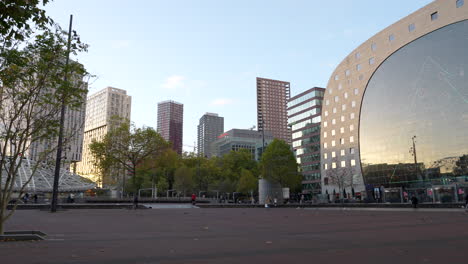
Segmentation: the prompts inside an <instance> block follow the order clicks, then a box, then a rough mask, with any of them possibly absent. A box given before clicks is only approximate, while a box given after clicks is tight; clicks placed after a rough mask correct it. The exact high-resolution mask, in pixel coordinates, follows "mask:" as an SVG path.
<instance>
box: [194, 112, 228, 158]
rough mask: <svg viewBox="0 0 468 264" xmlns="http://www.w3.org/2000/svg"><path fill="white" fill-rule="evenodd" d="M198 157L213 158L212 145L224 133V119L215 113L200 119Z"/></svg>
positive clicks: (207, 114)
mask: <svg viewBox="0 0 468 264" xmlns="http://www.w3.org/2000/svg"><path fill="white" fill-rule="evenodd" d="M197 128H198V135H197V140H198V142H197V146H198V155H202V156H205V157H208V158H209V157H211V149H210V145H211V143H212V142H213V141H215V140H216V139H217V138H218V136H219V135H221V134H222V133H223V131H224V117H221V116H218V114H215V113H206V114H204V115H203V116H202V117H201V118H200V122H199V124H198V126H197Z"/></svg>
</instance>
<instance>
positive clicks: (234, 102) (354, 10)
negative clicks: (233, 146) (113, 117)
mask: <svg viewBox="0 0 468 264" xmlns="http://www.w3.org/2000/svg"><path fill="white" fill-rule="evenodd" d="M430 2H431V1H430V0H411V1H408V0H392V1H383V0H353V1H350V0H333V1H323V0H288V1H285V0H284V1H275V0H236V1H228V0H224V1H223V0H190V1H189V0H186V1H182V0H166V1H159V0H154V1H153V0H138V1H135V0H134V1H131V0H79V1H74V0H54V1H53V2H52V3H50V4H48V5H47V6H46V10H47V12H48V14H49V15H50V16H51V17H52V18H53V19H54V20H55V21H56V22H58V23H59V24H60V25H61V26H62V27H63V28H68V20H69V15H70V14H73V15H74V21H73V28H74V29H75V30H76V31H77V32H78V34H79V35H80V36H81V40H82V41H84V42H86V43H88V44H89V45H90V48H89V51H88V53H86V54H81V55H79V57H78V58H75V59H78V60H79V61H80V62H82V63H83V64H84V65H85V66H86V67H87V69H88V71H89V72H91V73H92V74H94V75H96V76H97V78H96V79H95V80H94V81H93V83H91V85H90V94H92V93H94V92H96V91H98V90H101V89H103V88H105V87H107V86H113V87H117V88H121V89H125V90H127V92H128V94H129V95H131V96H132V117H131V119H132V121H133V122H135V123H136V125H137V126H143V125H145V126H151V127H156V119H157V110H156V108H157V103H158V102H160V101H163V100H168V99H171V100H175V101H178V102H181V103H183V104H184V144H186V145H194V142H195V141H196V134H197V124H198V120H199V118H200V117H201V116H202V115H203V114H204V113H205V112H214V113H218V114H219V115H220V116H223V117H224V124H225V130H229V129H231V128H249V127H251V126H253V125H256V91H255V88H256V87H255V77H257V76H258V77H265V78H272V79H279V80H283V81H289V82H291V93H292V96H294V95H296V94H298V93H300V92H302V91H304V90H306V89H308V88H311V87H313V86H320V87H325V86H326V84H327V82H328V79H329V78H330V75H331V73H332V71H333V70H334V68H335V67H336V66H337V65H338V64H339V63H340V62H341V61H342V60H343V59H344V58H345V56H347V55H348V54H349V53H350V52H351V51H352V50H353V49H355V48H356V47H357V46H358V45H359V44H361V43H362V42H364V41H365V40H367V39H368V38H370V37H371V36H373V35H374V34H376V33H377V32H379V31H380V30H382V29H384V28H385V27H387V26H389V25H391V24H392V23H394V22H396V21H397V20H399V19H401V18H403V17H405V16H406V15H409V14H410V13H412V12H414V11H416V10H417V9H419V8H421V7H423V6H424V5H426V4H428V3H430ZM184 149H186V150H192V148H190V147H184Z"/></svg>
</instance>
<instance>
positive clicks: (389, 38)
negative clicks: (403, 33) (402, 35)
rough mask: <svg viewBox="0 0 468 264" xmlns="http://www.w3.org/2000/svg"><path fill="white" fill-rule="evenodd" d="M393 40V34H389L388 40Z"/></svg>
mask: <svg viewBox="0 0 468 264" xmlns="http://www.w3.org/2000/svg"><path fill="white" fill-rule="evenodd" d="M394 40H395V35H393V34H390V36H388V41H390V42H392V41H394Z"/></svg>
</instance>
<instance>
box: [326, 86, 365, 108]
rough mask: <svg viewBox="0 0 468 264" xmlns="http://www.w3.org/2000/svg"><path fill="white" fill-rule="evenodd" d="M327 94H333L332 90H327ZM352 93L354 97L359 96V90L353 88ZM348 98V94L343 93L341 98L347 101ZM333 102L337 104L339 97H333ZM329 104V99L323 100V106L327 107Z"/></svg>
mask: <svg viewBox="0 0 468 264" xmlns="http://www.w3.org/2000/svg"><path fill="white" fill-rule="evenodd" d="M328 93H329V94H331V93H333V90H332V89H329V92H328ZM353 93H354V95H358V94H359V88H355V89H354V92H353ZM348 97H349V96H348V92H345V93H343V98H345V99H348ZM333 101H334V102H335V103H338V102H339V101H340V97H339V96H338V95H335V97H333ZM329 104H330V100H329V99H327V100H325V105H329Z"/></svg>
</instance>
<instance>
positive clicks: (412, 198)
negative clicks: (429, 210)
mask: <svg viewBox="0 0 468 264" xmlns="http://www.w3.org/2000/svg"><path fill="white" fill-rule="evenodd" d="M411 204H413V208H415V209H416V208H417V207H418V198H417V197H416V196H413V197H411Z"/></svg>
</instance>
